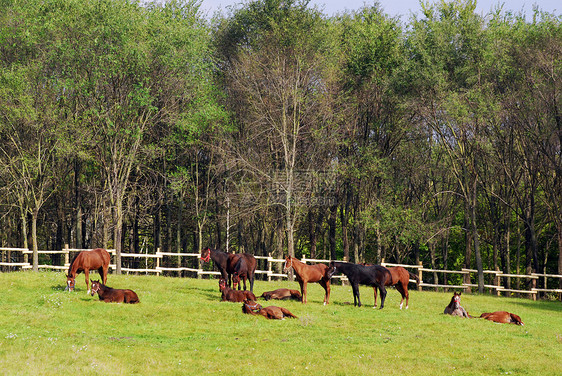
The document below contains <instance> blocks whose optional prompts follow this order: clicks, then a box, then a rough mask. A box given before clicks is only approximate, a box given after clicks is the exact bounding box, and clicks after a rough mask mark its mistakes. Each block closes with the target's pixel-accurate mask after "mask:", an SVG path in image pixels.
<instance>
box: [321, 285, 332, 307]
mask: <svg viewBox="0 0 562 376" xmlns="http://www.w3.org/2000/svg"><path fill="white" fill-rule="evenodd" d="M320 285H321V286H322V287H324V291H325V292H326V294H325V295H324V305H326V304H330V281H323V280H320Z"/></svg>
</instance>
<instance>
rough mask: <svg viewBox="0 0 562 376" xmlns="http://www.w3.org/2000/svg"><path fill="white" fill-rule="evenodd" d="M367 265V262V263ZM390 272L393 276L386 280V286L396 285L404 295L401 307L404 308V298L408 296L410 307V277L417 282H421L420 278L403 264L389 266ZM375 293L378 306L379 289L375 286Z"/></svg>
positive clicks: (407, 300)
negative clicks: (402, 265)
mask: <svg viewBox="0 0 562 376" xmlns="http://www.w3.org/2000/svg"><path fill="white" fill-rule="evenodd" d="M365 265H367V264H365ZM387 269H388V271H389V272H390V275H391V277H392V278H389V279H387V280H386V284H385V286H396V290H398V292H399V293H400V295H402V300H400V309H402V305H403V304H404V298H406V309H408V302H409V301H410V293H409V292H408V283H409V282H410V278H413V279H415V280H416V283H420V279H419V277H418V276H417V275H415V274H414V273H410V272H409V271H407V270H406V269H404V268H403V267H401V266H395V267H391V268H387ZM373 290H375V291H374V293H375V307H376V306H377V290H376V289H375V288H373Z"/></svg>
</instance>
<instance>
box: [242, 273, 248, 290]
mask: <svg viewBox="0 0 562 376" xmlns="http://www.w3.org/2000/svg"><path fill="white" fill-rule="evenodd" d="M242 278H243V279H244V291H246V278H247V277H246V276H244V277H242Z"/></svg>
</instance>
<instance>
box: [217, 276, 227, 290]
mask: <svg viewBox="0 0 562 376" xmlns="http://www.w3.org/2000/svg"><path fill="white" fill-rule="evenodd" d="M225 288H226V279H224V278H220V279H219V290H220V291H222V290H224V289H225Z"/></svg>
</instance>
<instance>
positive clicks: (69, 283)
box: [64, 274, 76, 291]
mask: <svg viewBox="0 0 562 376" xmlns="http://www.w3.org/2000/svg"><path fill="white" fill-rule="evenodd" d="M75 284H76V280H75V279H74V277H73V276H72V274H66V287H65V288H64V290H65V291H74V285H75Z"/></svg>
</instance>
